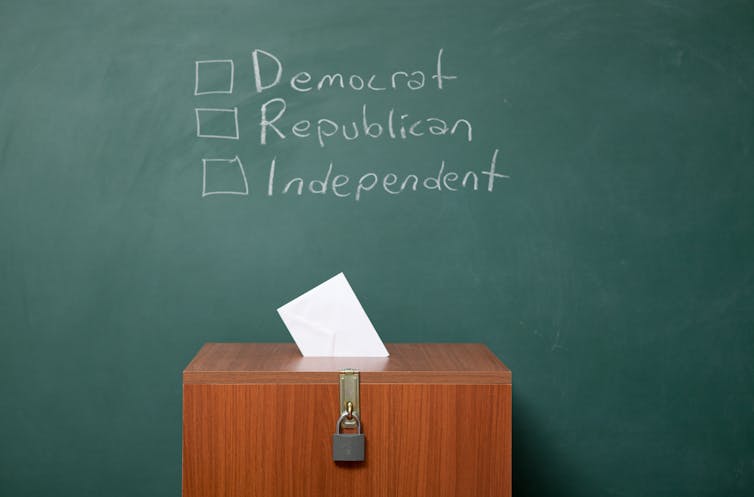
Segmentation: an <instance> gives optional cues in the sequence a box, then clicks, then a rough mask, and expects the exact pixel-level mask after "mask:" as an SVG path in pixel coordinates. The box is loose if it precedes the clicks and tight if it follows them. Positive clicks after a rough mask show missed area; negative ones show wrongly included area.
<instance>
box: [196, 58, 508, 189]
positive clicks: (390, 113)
mask: <svg viewBox="0 0 754 497" xmlns="http://www.w3.org/2000/svg"><path fill="white" fill-rule="evenodd" d="M251 66H252V71H251V72H252V75H253V85H252V87H253V89H254V90H255V91H256V93H258V94H263V93H270V92H273V91H274V90H275V89H276V88H280V87H282V88H284V89H286V90H288V91H287V93H288V96H287V97H286V98H287V99H288V100H290V99H291V98H294V97H291V96H290V90H292V91H293V95H294V96H296V95H301V96H302V97H303V96H304V95H307V94H313V93H324V92H353V93H361V94H363V95H367V94H369V93H370V92H371V93H378V92H409V93H411V92H417V91H424V92H437V94H438V98H442V97H441V95H442V94H443V93H445V92H444V91H443V90H445V89H446V88H447V86H448V85H449V84H450V83H457V82H458V80H459V76H458V75H456V74H452V73H451V72H449V71H448V70H447V69H446V66H445V60H444V49H443V48H440V49H439V50H438V51H437V56H436V57H435V58H434V59H433V61H432V64H431V65H430V66H429V68H427V67H412V68H405V67H404V68H395V69H394V70H389V71H382V72H379V71H375V72H371V71H366V72H363V73H359V72H342V71H340V72H335V71H334V72H320V73H315V72H313V71H309V70H301V69H302V68H296V69H297V70H296V72H289V71H288V68H287V67H286V65H285V64H284V62H283V58H282V57H280V56H279V55H278V54H274V53H272V52H269V51H266V50H262V49H260V48H257V49H254V50H252V51H251ZM205 74H206V81H205ZM218 75H219V76H218ZM211 77H214V79H211ZM234 78H235V64H234V62H233V60H231V59H211V60H197V61H195V81H194V96H199V97H201V96H203V95H207V94H232V93H233V85H234ZM218 79H219V80H220V82H219V83H218V82H217V80H218ZM286 98H283V97H281V96H274V95H273V96H270V97H269V98H267V99H266V100H265V101H264V102H263V103H261V104H259V106H258V114H257V116H258V117H256V119H253V120H251V121H247V120H244V122H256V123H258V124H257V126H258V128H257V130H256V131H254V132H253V133H251V134H249V133H244V134H242V133H241V132H240V130H239V126H238V119H239V117H238V107H232V108H208V107H197V108H195V109H194V112H195V116H196V136H197V137H198V138H209V139H231V140H239V139H241V136H243V137H244V139H247V137H248V138H251V139H254V140H255V141H256V143H257V145H258V146H259V147H261V148H262V150H263V149H264V148H265V147H267V146H270V145H272V144H273V143H275V144H281V143H292V142H295V141H302V142H306V141H308V142H311V143H312V144H314V146H316V147H318V148H320V149H327V147H328V146H332V145H334V144H336V143H338V142H342V143H345V142H352V141H356V140H362V141H363V140H370V141H404V140H432V139H441V140H453V143H457V144H459V145H462V144H470V143H472V142H473V139H474V126H473V124H472V120H471V119H470V118H469V117H468V116H447V115H445V116H443V115H437V114H436V115H413V114H411V113H410V112H405V111H404V110H403V109H400V108H396V106H389V105H388V106H384V107H375V106H374V105H370V104H368V103H366V102H365V103H361V104H360V105H359V106H358V107H355V108H354V109H353V111H352V113H351V114H350V115H348V114H347V115H348V117H346V118H345V119H343V118H342V117H340V118H334V117H331V116H327V115H319V116H317V115H314V116H312V115H309V116H307V115H296V114H297V113H295V112H292V111H289V106H288V101H287V100H286ZM294 108H295V109H298V108H301V106H295V107H294ZM304 108H305V107H304ZM438 114H439V113H438ZM341 115H342V114H341ZM254 136H256V138H254ZM498 154H499V150H498V149H495V150H494V151H493V153H492V157H491V159H490V161H489V165H488V166H486V167H487V168H486V169H481V170H480V169H479V168H477V169H468V170H460V169H457V168H452V167H451V166H450V165H448V164H447V163H446V161H445V160H442V159H441V160H439V161H438V163H437V166H436V167H435V168H434V169H433V170H432V171H430V172H426V171H425V172H417V171H415V172H409V173H406V172H402V171H391V172H387V173H383V172H377V171H371V172H365V173H361V174H356V175H354V174H353V173H351V172H349V171H348V170H347V169H345V168H343V166H342V165H339V164H338V165H336V164H334V163H333V162H332V161H330V162H329V164H328V165H327V168H326V169H324V168H323V169H322V171H321V172H320V174H319V175H317V174H316V173H314V174H313V175H312V177H303V176H293V177H290V176H288V175H286V174H285V168H283V169H282V170H280V167H281V166H280V165H279V164H278V159H277V157H273V158H272V159H271V160H270V162H269V164H270V166H269V169H268V171H267V197H272V196H280V195H282V196H289V197H300V196H304V195H312V194H313V195H332V196H334V197H338V198H350V199H352V200H353V201H355V202H359V201H360V200H362V199H364V198H366V197H367V196H371V195H373V194H374V193H377V192H382V193H385V194H387V195H389V196H397V195H401V194H403V193H407V192H416V191H420V190H425V191H437V192H463V191H467V192H476V191H486V192H489V193H491V192H493V191H494V188H495V184H496V181H500V180H506V179H509V178H510V176H509V175H508V174H503V173H501V172H498ZM325 163H327V162H325ZM220 165H225V166H226V167H225V170H226V172H227V167H228V166H232V167H235V168H237V172H239V173H240V174H235V175H233V176H234V177H235V178H236V179H235V180H234V181H235V182H236V183H235V186H233V187H227V188H220V189H215V190H212V189H210V190H208V189H207V185H208V175H212V174H220V172H221V171H223V168H221V167H217V166H220ZM213 166H215V167H213ZM202 167H203V180H202V181H203V185H202V196H203V197H205V196H208V195H218V194H232V195H248V192H249V185H248V181H247V179H246V173H245V171H244V166H243V164H241V160H240V159H239V158H238V157H237V156H236V157H235V158H234V159H203V160H202ZM234 170H235V169H234ZM227 176H228V175H227V174H226V175H225V180H224V181H227ZM218 182H219V180H218Z"/></svg>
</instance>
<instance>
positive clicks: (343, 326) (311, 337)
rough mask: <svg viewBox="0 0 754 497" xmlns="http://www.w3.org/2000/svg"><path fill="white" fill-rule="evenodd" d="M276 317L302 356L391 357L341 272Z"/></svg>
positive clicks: (284, 308)
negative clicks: (283, 324)
mask: <svg viewBox="0 0 754 497" xmlns="http://www.w3.org/2000/svg"><path fill="white" fill-rule="evenodd" d="M278 314H280V317H281V318H282V320H283V322H284V323H285V326H286V327H287V328H288V331H289V332H290V334H291V336H292V337H293V340H294V341H295V342H296V345H298V348H299V350H300V351H301V354H303V355H304V356H314V357H316V356H320V357H323V356H324V357H387V356H388V355H390V354H388V351H387V349H386V348H385V345H384V344H383V343H382V340H380V337H379V335H377V330H375V329H374V326H372V323H371V321H369V318H368V317H367V313H366V312H364V308H363V307H361V304H360V303H359V299H357V298H356V294H355V293H353V290H352V289H351V285H349V284H348V280H346V277H345V275H344V274H343V273H340V274H338V275H336V276H333V277H332V278H330V279H329V280H327V281H325V282H324V283H322V284H321V285H319V286H317V287H314V288H313V289H311V290H309V291H308V292H306V293H305V294H303V295H301V296H300V297H298V298H296V299H294V300H292V301H291V302H288V303H287V304H285V305H284V306H282V307H281V308H279V309H278Z"/></svg>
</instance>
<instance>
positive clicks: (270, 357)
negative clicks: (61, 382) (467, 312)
mask: <svg viewBox="0 0 754 497" xmlns="http://www.w3.org/2000/svg"><path fill="white" fill-rule="evenodd" d="M385 346H386V347H387V349H388V352H390V357H304V356H302V355H301V353H300V352H299V350H298V348H297V347H296V344H294V343H207V344H205V345H204V346H203V347H202V348H201V350H200V351H199V352H198V353H197V355H196V357H194V359H193V360H192V361H191V362H190V363H189V365H188V366H187V367H186V369H185V370H184V371H183V382H184V384H197V383H198V384H201V383H228V384H238V383H331V382H333V381H337V379H338V373H339V372H340V371H341V370H344V369H356V370H359V371H360V373H361V374H360V377H361V382H362V383H456V384H482V383H485V384H486V383H504V384H510V383H511V372H510V370H509V369H508V368H507V367H506V366H505V365H504V364H503V363H502V362H500V360H499V359H498V358H497V357H496V356H495V354H493V353H492V351H490V349H488V348H487V347H486V346H485V345H482V344H479V343H393V344H385Z"/></svg>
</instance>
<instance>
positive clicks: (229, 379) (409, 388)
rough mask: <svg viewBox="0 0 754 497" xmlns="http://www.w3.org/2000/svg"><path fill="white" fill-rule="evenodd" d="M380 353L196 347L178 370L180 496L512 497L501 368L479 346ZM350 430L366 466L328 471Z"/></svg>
mask: <svg viewBox="0 0 754 497" xmlns="http://www.w3.org/2000/svg"><path fill="white" fill-rule="evenodd" d="M387 349H388V351H389V352H390V357H387V358H373V357H372V358H367V357H353V358H348V357H303V356H302V355H301V354H300V353H299V351H298V349H297V348H296V345H295V344H293V343H285V344H273V343H209V344H206V345H204V347H202V349H201V350H200V351H199V353H198V354H197V355H196V357H195V358H194V359H193V360H192V361H191V363H190V364H189V365H188V366H187V367H186V369H185V370H184V372H183V497H502V496H510V495H511V372H510V370H508V368H506V367H505V365H503V363H502V362H500V360H499V359H498V358H497V357H495V355H494V354H493V353H492V352H491V351H490V350H489V349H488V348H487V347H485V346H484V345H480V344H387ZM339 419H340V420H341V423H340V424H338V420H339ZM357 421H358V422H357ZM359 424H360V427H361V435H363V437H354V438H360V442H357V443H356V445H358V444H359V443H363V461H335V460H333V456H334V453H333V452H334V447H333V446H334V444H335V439H338V440H341V441H342V440H344V439H345V438H348V435H357V434H358V425H359ZM336 425H337V426H336ZM336 431H339V432H340V433H341V435H346V437H344V438H343V439H341V438H338V437H333V435H334V434H335V433H336ZM345 441H346V442H347V445H348V444H351V442H352V441H351V440H345Z"/></svg>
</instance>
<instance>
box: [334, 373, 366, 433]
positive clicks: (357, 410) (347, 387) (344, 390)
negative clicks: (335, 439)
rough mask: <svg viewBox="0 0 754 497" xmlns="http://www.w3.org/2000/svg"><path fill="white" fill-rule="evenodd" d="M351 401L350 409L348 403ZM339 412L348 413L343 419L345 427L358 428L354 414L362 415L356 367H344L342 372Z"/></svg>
mask: <svg viewBox="0 0 754 497" xmlns="http://www.w3.org/2000/svg"><path fill="white" fill-rule="evenodd" d="M349 402H350V403H351V405H350V408H351V409H349V405H348V403H349ZM338 413H340V414H342V413H348V414H349V415H348V416H346V417H345V419H343V427H345V428H356V425H357V421H356V419H355V418H354V417H353V416H352V414H353V415H356V417H357V418H360V417H361V407H360V406H359V371H358V370H356V369H344V370H343V371H341V372H340V406H339V407H338Z"/></svg>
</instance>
